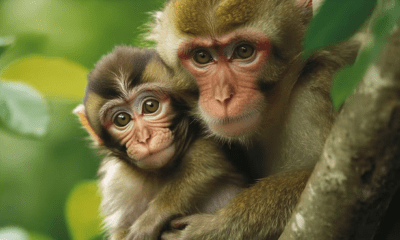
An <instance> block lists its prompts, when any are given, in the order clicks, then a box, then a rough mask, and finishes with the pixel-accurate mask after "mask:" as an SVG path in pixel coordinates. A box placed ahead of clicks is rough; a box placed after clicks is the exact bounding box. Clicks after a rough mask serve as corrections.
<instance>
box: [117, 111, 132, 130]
mask: <svg viewBox="0 0 400 240" xmlns="http://www.w3.org/2000/svg"><path fill="white" fill-rule="evenodd" d="M130 121H131V116H130V115H129V114H128V113H125V112H122V113H119V114H118V115H117V116H115V118H114V124H115V125H116V126H117V127H125V126H126V125H128V123H129V122H130Z"/></svg>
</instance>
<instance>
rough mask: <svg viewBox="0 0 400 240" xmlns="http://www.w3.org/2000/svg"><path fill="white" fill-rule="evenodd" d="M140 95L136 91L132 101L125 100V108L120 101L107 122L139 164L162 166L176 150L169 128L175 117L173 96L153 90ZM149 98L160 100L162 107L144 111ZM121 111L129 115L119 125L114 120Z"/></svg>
mask: <svg viewBox="0 0 400 240" xmlns="http://www.w3.org/2000/svg"><path fill="white" fill-rule="evenodd" d="M149 90H151V89H149ZM146 92H151V91H146ZM141 95H143V94H141V93H140V94H135V95H134V97H133V98H132V100H131V101H129V104H128V105H126V102H125V104H123V105H124V106H123V107H122V108H121V106H120V105H118V106H115V108H116V109H117V110H115V113H113V114H112V116H111V117H109V118H108V120H107V121H106V122H105V124H104V125H105V127H106V128H107V130H108V131H109V132H110V133H111V135H112V136H114V137H115V138H117V139H118V140H119V141H120V142H121V144H123V145H125V146H126V148H127V154H128V156H129V157H130V158H131V159H132V160H133V161H134V163H135V164H136V165H137V166H138V167H140V168H143V169H154V168H160V167H163V166H165V164H167V163H168V162H169V160H171V159H172V157H173V156H174V154H175V145H174V144H173V140H174V139H173V135H172V132H171V130H170V129H169V128H168V127H169V126H170V125H171V122H172V120H173V118H174V113H173V109H172V106H171V99H170V98H169V96H168V95H167V94H163V95H162V96H161V97H160V95H154V94H153V95H152V94H148V95H149V96H148V97H146V96H145V97H143V96H141ZM149 100H156V101H158V102H159V107H158V109H157V110H156V111H155V112H154V113H145V111H144V104H145V102H147V101H149ZM119 109H122V110H119ZM125 109H126V110H125ZM108 111H112V110H108ZM121 113H126V114H128V115H126V116H129V118H130V121H129V122H128V123H127V124H126V125H124V126H118V124H116V123H115V118H116V117H117V116H118V115H119V114H121Z"/></svg>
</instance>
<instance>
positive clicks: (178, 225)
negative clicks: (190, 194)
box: [171, 217, 190, 230]
mask: <svg viewBox="0 0 400 240" xmlns="http://www.w3.org/2000/svg"><path fill="white" fill-rule="evenodd" d="M188 218H189V217H184V218H178V219H175V220H172V221H171V228H172V229H177V230H182V229H184V228H185V227H186V226H187V225H189V222H190V219H188Z"/></svg>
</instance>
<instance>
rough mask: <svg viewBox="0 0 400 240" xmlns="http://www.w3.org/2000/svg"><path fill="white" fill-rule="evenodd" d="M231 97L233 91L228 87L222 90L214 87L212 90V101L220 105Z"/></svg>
mask: <svg viewBox="0 0 400 240" xmlns="http://www.w3.org/2000/svg"><path fill="white" fill-rule="evenodd" d="M233 95H234V94H233V91H232V90H231V88H230V87H229V86H224V87H223V88H219V87H216V88H215V90H214V99H215V100H217V101H218V102H220V103H221V104H225V103H227V102H228V101H229V100H230V99H231V98H232V97H233Z"/></svg>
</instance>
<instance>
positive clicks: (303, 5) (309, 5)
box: [297, 0, 313, 8]
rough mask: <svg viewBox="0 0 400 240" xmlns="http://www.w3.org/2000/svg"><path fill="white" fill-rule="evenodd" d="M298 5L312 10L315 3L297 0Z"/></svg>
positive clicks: (308, 0) (307, 0) (310, 0)
mask: <svg viewBox="0 0 400 240" xmlns="http://www.w3.org/2000/svg"><path fill="white" fill-rule="evenodd" d="M297 5H299V6H300V7H305V8H312V6H313V1H312V0H297Z"/></svg>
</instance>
